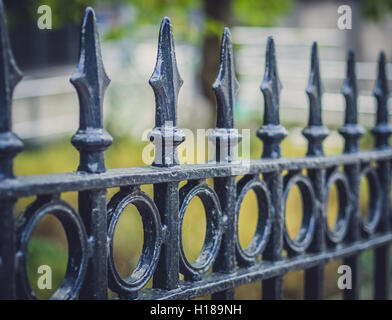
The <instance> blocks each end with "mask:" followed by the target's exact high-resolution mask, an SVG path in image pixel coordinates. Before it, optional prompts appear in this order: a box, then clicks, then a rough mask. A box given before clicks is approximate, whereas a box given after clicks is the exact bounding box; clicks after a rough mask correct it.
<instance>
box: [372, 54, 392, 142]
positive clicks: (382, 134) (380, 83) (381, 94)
mask: <svg viewBox="0 0 392 320" xmlns="http://www.w3.org/2000/svg"><path fill="white" fill-rule="evenodd" d="M373 94H374V96H375V97H376V99H377V113H376V114H377V115H376V126H375V127H374V128H373V129H372V133H373V135H374V136H375V138H376V147H377V148H379V149H384V148H388V146H389V142H388V139H389V136H390V135H391V133H392V127H391V126H390V125H389V123H388V96H389V92H388V79H387V75H386V59H385V53H384V52H383V51H382V52H381V53H380V55H379V58H378V75H377V81H376V87H375V89H374V93H373Z"/></svg>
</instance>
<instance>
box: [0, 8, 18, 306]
mask: <svg viewBox="0 0 392 320" xmlns="http://www.w3.org/2000/svg"><path fill="white" fill-rule="evenodd" d="M0 59H1V61H0V182H1V181H3V180H6V179H13V178H14V170H13V162H14V157H15V156H16V155H17V154H18V153H19V152H20V151H21V150H22V148H23V143H22V141H21V140H20V139H19V138H18V137H17V136H16V135H15V134H14V133H13V132H12V117H11V108H12V95H13V91H14V88H15V86H16V85H17V83H18V82H19V81H20V80H21V78H22V74H21V72H20V70H19V68H18V67H17V65H16V63H15V61H14V58H13V55H12V52H11V46H10V43H9V38H8V30H7V25H6V20H5V13H4V6H3V2H2V1H0ZM15 202H16V199H11V198H8V199H2V200H1V201H0V299H14V298H15V268H16V266H15V233H14V204H15Z"/></svg>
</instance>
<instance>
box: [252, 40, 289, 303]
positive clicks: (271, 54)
mask: <svg viewBox="0 0 392 320" xmlns="http://www.w3.org/2000/svg"><path fill="white" fill-rule="evenodd" d="M260 89H261V91H262V93H263V95H264V121H263V126H262V127H261V128H260V129H259V130H258V131H257V136H258V137H259V138H260V139H261V140H262V141H263V154H262V158H270V159H278V158H280V157H281V146H280V144H281V142H282V140H283V139H284V138H285V137H286V136H287V131H286V129H285V128H284V127H283V126H282V125H281V124H280V119H279V94H280V91H281V89H282V84H281V82H280V80H279V75H278V70H277V64H276V57H275V44H274V40H273V39H272V37H269V38H268V41H267V49H266V57H265V73H264V79H263V82H262V83H261V87H260ZM263 178H264V180H265V181H266V183H267V185H268V188H269V190H270V192H271V202H272V207H273V214H272V228H271V237H270V239H269V242H268V245H267V247H266V249H265V251H264V254H263V259H265V260H270V261H274V262H277V261H280V260H281V259H282V251H283V230H284V229H283V228H284V212H283V207H284V204H283V201H282V199H283V177H282V172H281V171H275V172H271V173H266V174H264V175H263ZM262 290H263V299H269V300H270V299H282V298H283V276H278V277H273V278H271V279H267V280H264V281H263V285H262Z"/></svg>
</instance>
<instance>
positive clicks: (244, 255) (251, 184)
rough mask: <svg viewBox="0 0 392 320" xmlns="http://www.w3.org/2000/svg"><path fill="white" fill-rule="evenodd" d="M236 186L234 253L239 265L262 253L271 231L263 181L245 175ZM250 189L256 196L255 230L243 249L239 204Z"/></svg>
mask: <svg viewBox="0 0 392 320" xmlns="http://www.w3.org/2000/svg"><path fill="white" fill-rule="evenodd" d="M237 188H238V191H237V201H236V207H235V212H236V215H235V227H236V230H235V241H236V254H237V260H238V263H239V264H240V265H249V264H252V263H253V262H254V261H256V259H257V258H258V257H259V256H260V255H261V254H262V252H263V250H264V249H265V247H266V245H267V242H268V239H269V236H270V233H271V218H272V205H271V196H270V192H269V191H268V188H267V185H266V184H265V182H264V181H261V180H260V179H259V178H258V177H253V178H251V179H249V178H248V177H246V176H245V177H244V178H242V179H241V180H240V181H239V182H238V186H237ZM251 190H253V191H254V193H255V194H256V198H257V207H258V220H257V226H256V231H255V234H254V236H253V238H252V240H251V242H250V244H249V245H248V246H247V247H246V248H245V249H243V248H242V246H241V244H240V241H239V234H238V229H239V228H238V222H239V215H240V209H241V204H242V202H243V201H244V198H245V196H246V194H247V193H248V192H249V191H251Z"/></svg>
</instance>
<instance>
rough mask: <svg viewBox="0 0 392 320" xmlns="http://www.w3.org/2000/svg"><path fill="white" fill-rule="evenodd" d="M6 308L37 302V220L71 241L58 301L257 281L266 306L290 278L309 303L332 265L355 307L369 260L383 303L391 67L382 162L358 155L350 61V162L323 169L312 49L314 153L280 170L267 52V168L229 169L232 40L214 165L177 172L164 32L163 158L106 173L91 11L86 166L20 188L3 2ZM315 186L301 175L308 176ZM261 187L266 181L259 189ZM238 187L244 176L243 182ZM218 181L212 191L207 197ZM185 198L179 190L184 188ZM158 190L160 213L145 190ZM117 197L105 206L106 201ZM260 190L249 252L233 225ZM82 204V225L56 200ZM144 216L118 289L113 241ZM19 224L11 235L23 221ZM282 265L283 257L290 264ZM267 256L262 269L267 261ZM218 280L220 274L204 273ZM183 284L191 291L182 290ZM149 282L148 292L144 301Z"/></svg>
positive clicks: (177, 80)
mask: <svg viewBox="0 0 392 320" xmlns="http://www.w3.org/2000/svg"><path fill="white" fill-rule="evenodd" d="M0 14H1V17H0V39H1V41H0V46H1V48H0V49H1V50H0V52H1V61H0V110H1V114H0V181H1V182H0V198H1V202H0V297H1V298H2V299H13V298H18V299H34V298H36V296H35V294H34V292H33V290H32V288H31V286H30V283H29V280H28V276H27V271H26V254H27V247H28V243H29V239H30V236H31V234H32V230H33V228H34V226H35V225H36V224H37V222H38V221H39V219H40V218H42V217H43V216H45V215H48V214H52V215H54V216H56V217H57V219H58V220H60V222H61V223H62V225H63V227H64V230H65V233H66V235H67V240H68V249H69V255H68V265H67V270H66V274H65V278H64V280H63V282H62V283H61V285H60V287H59V288H58V290H57V291H56V292H55V293H54V295H53V296H52V298H57V299H74V298H77V297H79V298H80V299H107V297H108V296H107V291H108V290H107V289H108V288H110V289H111V290H113V291H114V292H116V293H118V296H119V297H120V298H122V299H135V298H138V299H189V298H193V297H197V296H203V295H208V294H212V297H213V298H215V299H219V298H221V299H232V298H233V297H234V288H235V287H236V286H239V285H242V284H245V283H250V282H256V281H262V282H263V285H262V291H263V292H262V296H263V299H280V298H282V277H283V276H284V275H285V274H286V273H287V272H289V271H292V270H305V286H304V288H305V298H307V299H320V298H323V279H324V275H323V271H324V265H325V264H326V263H327V262H329V261H331V260H334V259H343V260H344V264H346V265H349V266H350V267H351V269H352V277H353V287H352V289H351V290H344V293H343V294H344V298H347V299H356V298H358V297H359V285H360V281H359V280H360V279H359V256H360V254H361V252H362V251H363V250H366V249H370V248H371V249H374V250H375V256H374V263H375V267H374V270H375V275H374V297H375V298H377V299H386V298H388V289H389V288H388V284H389V280H388V279H389V273H388V270H389V265H388V261H389V254H388V252H389V251H388V250H389V243H390V242H391V241H392V232H391V231H392V230H391V213H390V185H391V160H392V149H391V148H390V147H389V144H388V138H389V136H390V134H391V133H392V128H391V126H390V125H389V124H388V108H387V98H388V88H387V77H386V59H385V55H384V53H381V54H380V57H379V62H378V78H377V83H376V88H375V91H374V95H375V97H376V100H377V118H376V125H375V127H374V129H373V130H372V133H373V135H374V137H375V149H374V150H372V151H367V152H360V151H359V150H358V141H359V138H360V137H361V135H362V134H363V133H364V130H363V128H362V127H361V126H360V125H359V124H358V123H357V87H356V76H355V61H354V53H353V52H352V51H350V52H349V54H348V61H347V78H346V80H345V82H344V87H343V95H344V97H345V101H346V117H345V123H344V125H343V127H342V128H341V129H340V130H339V132H340V133H341V134H342V136H343V137H344V139H345V148H344V154H342V155H336V156H324V153H323V145H322V142H323V140H324V139H325V138H326V137H327V135H328V129H327V128H326V127H324V126H323V124H322V119H321V95H322V90H321V89H322V86H321V83H320V72H319V62H318V55H317V45H316V43H314V44H313V47H312V57H311V73H310V80H309V85H308V87H307V89H306V93H307V95H308V97H309V105H310V106H309V124H308V126H307V127H306V128H305V129H304V130H303V134H304V136H305V137H306V138H307V140H308V141H309V144H308V153H307V156H306V157H303V158H290V159H289V158H281V147H280V143H281V141H282V140H283V139H284V138H285V137H286V135H287V132H286V130H285V128H284V127H283V126H281V125H280V122H279V92H280V90H281V84H280V81H279V77H278V72H277V64H276V59H275V48H274V41H273V39H272V38H269V39H268V43H267V51H266V65H265V75H264V79H263V81H262V84H261V91H262V93H263V95H264V102H265V108H264V123H263V125H262V126H261V128H260V129H259V130H258V131H257V136H258V137H259V138H260V139H261V140H262V141H263V154H262V157H261V159H252V160H250V163H249V164H248V165H246V166H245V165H243V164H242V163H241V162H240V161H234V160H235V158H234V156H235V154H234V151H233V150H234V149H235V147H236V144H237V142H238V141H240V139H241V137H240V135H239V134H238V131H237V130H235V129H234V126H233V106H234V97H235V94H236V91H237V89H238V82H237V80H236V78H235V73H234V67H233V53H232V47H231V40H230V33H229V30H228V29H225V31H224V34H223V40H222V51H221V65H220V70H219V75H218V78H217V80H216V82H215V83H214V85H213V90H214V91H215V94H216V97H217V128H216V129H215V130H214V131H213V134H211V135H210V139H213V140H214V142H215V145H216V154H217V157H216V158H217V159H216V160H217V161H216V162H212V163H205V164H187V165H181V164H178V159H177V151H176V148H177V147H178V145H179V144H180V143H181V142H183V141H184V137H185V136H184V133H183V132H182V131H181V130H180V129H179V128H177V127H176V109H177V95H178V92H179V90H180V87H181V85H182V79H181V77H180V75H179V73H178V70H177V66H176V58H175V51H174V41H173V35H172V29H171V24H170V20H169V19H168V18H164V19H163V21H162V25H161V29H160V33H159V42H158V57H157V63H156V66H155V71H154V73H153V75H152V77H151V79H150V85H151V86H152V88H153V90H154V93H155V97H156V128H155V129H154V130H153V131H152V132H151V135H150V139H151V141H152V142H153V143H154V144H155V145H156V153H155V161H154V163H153V165H152V166H147V167H134V168H124V169H114V170H106V168H105V164H104V151H105V149H106V148H108V147H109V146H110V145H111V143H112V137H111V136H110V135H109V134H108V133H107V132H106V131H105V129H104V128H103V122H102V102H103V96H104V92H105V89H106V87H107V86H108V84H109V78H108V77H107V75H106V73H105V70H104V67H103V64H102V59H101V54H100V44H99V37H98V33H97V27H96V23H95V17H94V12H93V10H92V9H90V8H89V9H87V10H86V15H85V17H84V20H83V24H82V31H81V49H80V62H79V65H78V68H77V71H76V73H75V74H74V75H73V77H72V78H71V82H72V84H73V85H74V86H75V88H76V90H77V92H78V96H79V100H80V127H79V130H78V131H77V133H76V134H75V135H74V136H73V138H72V144H73V145H74V146H75V147H76V148H77V149H78V151H79V152H80V165H79V168H78V170H77V171H76V172H71V173H63V174H51V175H40V176H21V177H14V175H13V158H14V157H15V155H16V154H17V153H18V152H20V151H21V150H22V146H23V144H22V142H21V141H20V140H19V139H18V137H17V136H16V135H15V134H13V133H12V129H11V104H12V91H13V89H14V87H15V85H16V84H17V82H18V81H19V80H20V79H21V73H20V71H19V69H18V68H17V66H16V64H15V62H14V60H13V58H12V54H11V50H10V46H9V41H8V36H7V30H6V24H5V18H4V9H3V6H2V5H1V2H0ZM305 172H306V173H305ZM261 175H262V178H261ZM237 176H243V177H242V178H241V179H240V180H239V181H238V182H236V177H237ZM207 178H213V181H214V186H213V188H212V187H210V186H209V185H207V184H206V183H205V180H206V179H207ZM362 178H365V179H367V180H368V182H369V185H370V194H369V198H370V205H369V212H368V215H367V219H366V220H362V219H361V218H360V215H359V204H358V203H359V188H360V181H361V179H362ZM184 180H186V181H187V184H186V185H185V186H184V187H182V188H181V189H179V182H181V181H184ZM145 184H153V185H154V199H151V198H150V197H149V196H148V195H147V194H145V193H143V192H142V191H141V190H140V188H139V187H140V186H141V185H145ZM295 185H297V186H298V187H299V190H300V192H301V195H302V202H303V218H302V225H301V229H300V232H299V233H298V236H297V237H296V238H294V239H292V238H291V237H290V236H289V235H288V231H287V229H286V224H285V212H286V208H285V202H286V199H287V196H288V193H289V191H290V189H291V188H292V187H293V186H295ZM333 185H336V187H337V190H338V194H339V210H338V217H337V222H336V224H335V227H333V228H330V227H329V226H328V224H327V214H326V212H327V199H328V193H329V190H330V188H331V187H332V186H333ZM111 187H120V191H119V192H118V193H117V194H115V195H114V196H113V197H112V198H111V200H110V201H109V203H108V204H107V203H106V190H107V188H111ZM250 190H253V191H254V192H255V193H256V195H257V200H258V217H259V219H258V223H257V227H256V233H255V235H254V238H253V240H252V241H251V243H250V245H249V246H248V247H247V248H243V247H242V246H241V245H240V243H239V238H238V215H239V208H240V206H241V202H242V201H243V199H244V197H245V195H246V194H247V192H249V191H250ZM68 191H78V192H79V206H78V208H79V209H78V210H79V214H78V213H76V212H75V210H74V209H73V208H72V207H71V206H70V205H69V204H67V203H66V202H65V201H63V200H61V199H60V197H61V194H62V193H64V192H68ZM28 196H36V200H35V201H34V202H33V203H32V204H31V205H29V206H28V207H27V208H26V210H25V211H24V213H23V214H22V216H21V217H19V218H18V219H15V218H14V213H13V208H14V204H15V202H16V200H17V199H18V198H21V197H28ZM195 196H198V197H199V198H200V199H201V200H202V203H203V205H204V208H205V214H206V223H207V224H206V237H205V241H204V246H203V248H202V252H201V254H200V256H199V257H198V258H197V259H196V261H195V262H193V263H190V262H189V261H188V260H187V258H186V257H185V254H184V251H183V246H182V239H181V232H180V231H181V227H182V221H183V217H184V213H185V211H186V208H187V206H188V204H189V202H190V201H191V199H192V198H193V197H195ZM129 204H133V205H135V206H136V208H137V209H138V211H139V213H140V215H141V218H142V221H143V229H144V243H143V249H142V254H141V258H140V261H139V263H138V265H137V267H136V269H135V271H134V272H133V274H132V275H131V276H130V277H129V278H126V279H123V278H121V277H120V275H119V273H118V272H117V270H116V267H115V264H114V258H113V236H114V230H115V227H116V224H117V222H118V219H119V217H120V215H121V213H122V211H123V210H124V208H125V207H126V206H127V205H129ZM15 220H16V221H15ZM284 252H285V253H287V254H284ZM261 255H262V259H260V257H261ZM211 268H212V271H211V272H209V271H210V270H211ZM180 274H182V275H183V276H184V280H180ZM151 277H153V288H151V289H143V287H144V286H145V285H146V283H147V282H148V281H149V279H151Z"/></svg>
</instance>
